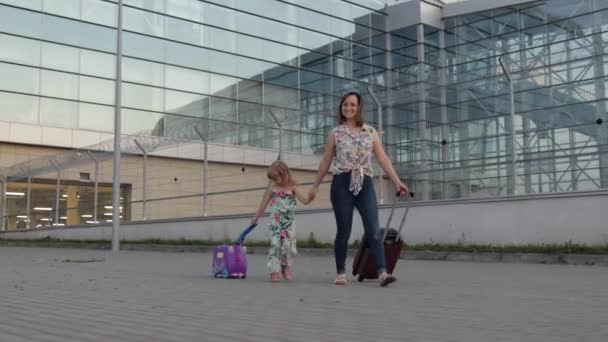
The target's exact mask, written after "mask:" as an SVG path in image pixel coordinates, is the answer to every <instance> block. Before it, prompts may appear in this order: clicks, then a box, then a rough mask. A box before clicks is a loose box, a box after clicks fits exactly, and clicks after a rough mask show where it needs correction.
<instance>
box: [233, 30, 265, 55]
mask: <svg viewBox="0 0 608 342" xmlns="http://www.w3.org/2000/svg"><path fill="white" fill-rule="evenodd" d="M263 44H264V41H263V40H262V39H260V38H255V37H250V36H246V35H243V34H240V35H238V36H237V53H239V54H241V55H244V56H249V57H252V58H259V59H264V45H263Z"/></svg>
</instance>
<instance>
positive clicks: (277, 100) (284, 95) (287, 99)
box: [264, 84, 298, 108]
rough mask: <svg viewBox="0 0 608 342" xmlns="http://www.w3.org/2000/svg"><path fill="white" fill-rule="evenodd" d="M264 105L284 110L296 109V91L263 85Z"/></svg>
mask: <svg viewBox="0 0 608 342" xmlns="http://www.w3.org/2000/svg"><path fill="white" fill-rule="evenodd" d="M264 104H266V105H270V106H279V107H286V108H297V107H298V90H297V89H291V88H284V87H278V86H273V85H271V84H265V85H264Z"/></svg>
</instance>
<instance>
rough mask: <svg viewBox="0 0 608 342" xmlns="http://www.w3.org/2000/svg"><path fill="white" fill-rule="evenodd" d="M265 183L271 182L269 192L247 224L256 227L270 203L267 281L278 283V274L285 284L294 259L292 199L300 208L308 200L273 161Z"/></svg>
mask: <svg viewBox="0 0 608 342" xmlns="http://www.w3.org/2000/svg"><path fill="white" fill-rule="evenodd" d="M267 176H268V179H270V181H271V182H272V191H268V192H267V193H266V195H265V196H264V199H263V201H262V204H261V205H260V208H259V209H258V211H257V212H256V214H255V216H254V217H253V219H252V220H251V222H252V223H257V221H258V219H259V218H260V215H262V213H263V212H264V210H266V207H267V206H268V204H269V203H270V226H269V227H268V228H269V229H270V234H271V236H270V250H269V251H268V268H269V269H270V281H272V282H279V281H281V273H282V274H283V277H284V278H285V279H286V280H291V279H292V275H291V266H292V263H293V257H294V256H295V255H296V253H297V250H296V231H295V230H296V223H295V220H294V210H295V208H296V197H297V198H298V200H300V202H302V203H304V204H308V203H310V196H309V195H308V194H307V193H304V192H302V191H301V190H300V189H298V188H297V186H296V182H295V181H294V180H293V178H292V177H291V173H290V172H289V168H288V167H287V164H285V163H284V162H282V161H280V160H277V161H275V162H274V163H272V165H271V166H270V168H269V169H268V173H267Z"/></svg>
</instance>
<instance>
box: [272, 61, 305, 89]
mask: <svg viewBox="0 0 608 342" xmlns="http://www.w3.org/2000/svg"><path fill="white" fill-rule="evenodd" d="M264 81H265V82H267V83H272V84H276V85H280V86H285V87H292V88H297V87H298V69H295V68H290V67H287V66H283V65H277V66H276V67H274V68H272V69H268V70H266V71H264Z"/></svg>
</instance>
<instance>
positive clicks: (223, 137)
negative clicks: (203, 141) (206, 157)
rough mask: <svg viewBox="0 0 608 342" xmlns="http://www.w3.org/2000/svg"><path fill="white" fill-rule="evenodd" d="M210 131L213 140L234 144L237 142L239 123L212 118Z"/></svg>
mask: <svg viewBox="0 0 608 342" xmlns="http://www.w3.org/2000/svg"><path fill="white" fill-rule="evenodd" d="M209 132H210V140H211V142H214V143H223V144H233V145H234V144H235V143H236V137H237V125H236V124H234V123H232V122H225V121H217V120H211V121H210V122H209Z"/></svg>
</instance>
